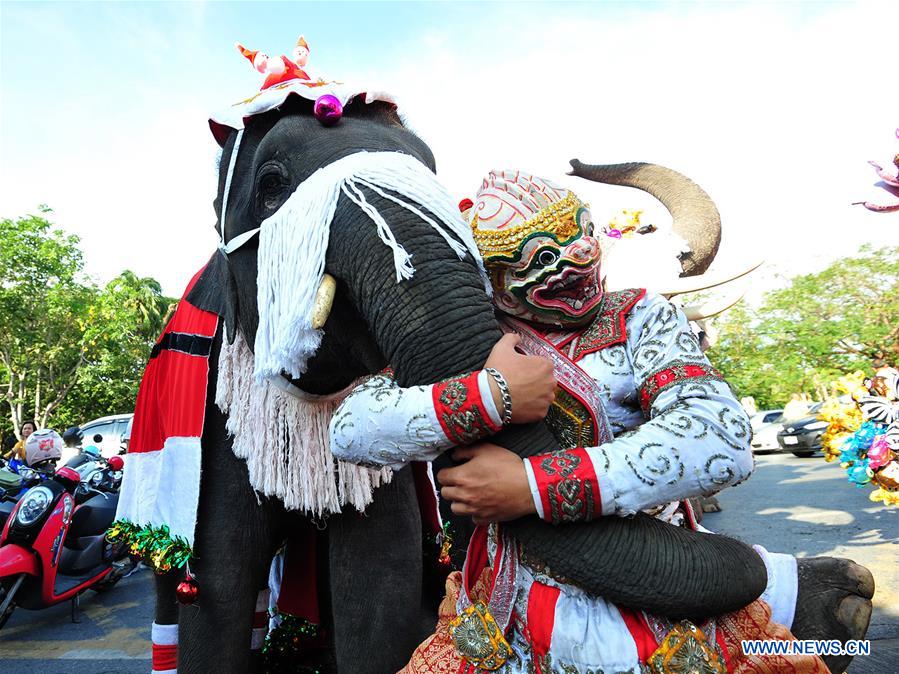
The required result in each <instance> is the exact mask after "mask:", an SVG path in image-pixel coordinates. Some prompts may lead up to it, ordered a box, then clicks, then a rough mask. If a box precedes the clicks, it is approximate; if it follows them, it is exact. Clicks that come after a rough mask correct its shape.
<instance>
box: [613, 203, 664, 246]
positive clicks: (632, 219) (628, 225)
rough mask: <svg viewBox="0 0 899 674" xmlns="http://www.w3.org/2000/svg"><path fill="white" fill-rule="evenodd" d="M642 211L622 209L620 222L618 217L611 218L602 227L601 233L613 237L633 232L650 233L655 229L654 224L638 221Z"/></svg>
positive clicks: (616, 237) (629, 234) (632, 234)
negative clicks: (644, 223)
mask: <svg viewBox="0 0 899 674" xmlns="http://www.w3.org/2000/svg"><path fill="white" fill-rule="evenodd" d="M642 215H643V211H642V210H640V211H631V210H628V209H624V210H623V211H621V216H620V217H621V219H622V220H623V221H622V222H619V219H618V217H617V216H616V217H615V218H612V221H611V222H610V223H609V224H608V225H606V226H605V227H603V228H602V233H603V234H605V235H606V236H608V237H610V238H613V239H621V238H628V237H632V236H634V235H635V234H652V233H653V232H654V231H656V226H655V225H643V224H641V223H640V217H641V216H642Z"/></svg>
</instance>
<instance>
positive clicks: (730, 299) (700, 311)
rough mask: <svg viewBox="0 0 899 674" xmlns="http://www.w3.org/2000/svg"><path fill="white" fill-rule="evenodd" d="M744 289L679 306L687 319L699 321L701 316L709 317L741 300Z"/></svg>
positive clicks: (744, 292)
mask: <svg viewBox="0 0 899 674" xmlns="http://www.w3.org/2000/svg"><path fill="white" fill-rule="evenodd" d="M746 290H747V289H746V288H743V289H740V290H737V291H735V292H731V293H729V294H727V295H725V296H724V297H722V298H720V299H714V300H709V301H708V302H701V303H698V304H688V305H687V306H685V307H681V311H683V312H684V315H685V316H686V317H687V320H688V321H701V320H702V319H703V318H711V317H712V316H717V315H718V314H720V313H723V312H725V311H727V310H728V309H730V308H731V307H732V306H734V305H735V304H736V303H737V302H739V301H740V300H742V299H743V296H744V295H745V294H746Z"/></svg>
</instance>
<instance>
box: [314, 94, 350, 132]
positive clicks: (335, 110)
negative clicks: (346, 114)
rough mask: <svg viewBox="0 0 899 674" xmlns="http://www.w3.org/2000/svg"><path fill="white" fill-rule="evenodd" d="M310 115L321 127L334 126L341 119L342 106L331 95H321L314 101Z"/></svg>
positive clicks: (337, 99) (335, 97)
mask: <svg viewBox="0 0 899 674" xmlns="http://www.w3.org/2000/svg"><path fill="white" fill-rule="evenodd" d="M312 114H313V115H315V118H316V119H317V120H318V121H320V122H321V123H322V125H323V126H334V125H335V124H337V122H339V121H340V118H341V117H343V104H342V103H341V102H340V99H339V98H337V96H334V95H333V94H323V95H321V96H319V97H318V98H317V99H315V105H314V106H313V108H312Z"/></svg>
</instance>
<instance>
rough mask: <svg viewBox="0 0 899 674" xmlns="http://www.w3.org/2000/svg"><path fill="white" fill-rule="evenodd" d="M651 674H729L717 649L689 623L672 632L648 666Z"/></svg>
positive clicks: (684, 623) (675, 627) (683, 621)
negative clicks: (684, 673)
mask: <svg viewBox="0 0 899 674" xmlns="http://www.w3.org/2000/svg"><path fill="white" fill-rule="evenodd" d="M647 665H648V668H649V671H650V672H652V674H681V673H682V672H690V673H691V674H727V668H726V667H725V666H724V658H723V657H722V656H721V653H720V651H719V650H718V648H717V646H716V645H712V644H710V643H709V642H708V639H706V636H705V634H704V633H703V631H702V630H701V629H699V628H698V627H696V625H694V624H693V623H691V622H690V621H689V620H682V621H681V622H679V623H677V624H676V625H675V626H674V627H672V628H671V631H670V632H668V634H666V635H665V638H664V639H662V643H661V644H660V645H659V647H658V648H657V649H656V651H655V652H654V653H653V654H652V655H651V656H650V657H649V661H648V662H647Z"/></svg>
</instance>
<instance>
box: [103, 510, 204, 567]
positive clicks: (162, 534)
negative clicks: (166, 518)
mask: <svg viewBox="0 0 899 674" xmlns="http://www.w3.org/2000/svg"><path fill="white" fill-rule="evenodd" d="M106 539H107V540H108V541H109V542H110V543H124V544H125V545H127V546H128V551H129V552H130V553H131V554H132V555H135V556H137V557H140V558H141V559H142V560H143V562H144V564H146V565H147V566H149V567H151V568H152V569H153V570H154V571H156V572H157V573H165V572H167V571H170V570H171V569H180V568H181V567H183V566H184V565H185V564H187V562H188V560H189V559H190V558H191V555H192V554H193V551H192V550H191V547H190V545H189V544H188V542H187V541H186V540H185V539H184V538H182V537H181V536H175V537H172V535H171V533H170V532H169V528H168V527H167V526H166V525H164V524H163V525H161V526H158V527H154V526H151V525H149V524H146V525H143V526H141V525H138V524H135V523H134V522H129V521H128V520H116V521H115V522H113V523H112V526H110V527H109V529H108V530H107V531H106Z"/></svg>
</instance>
